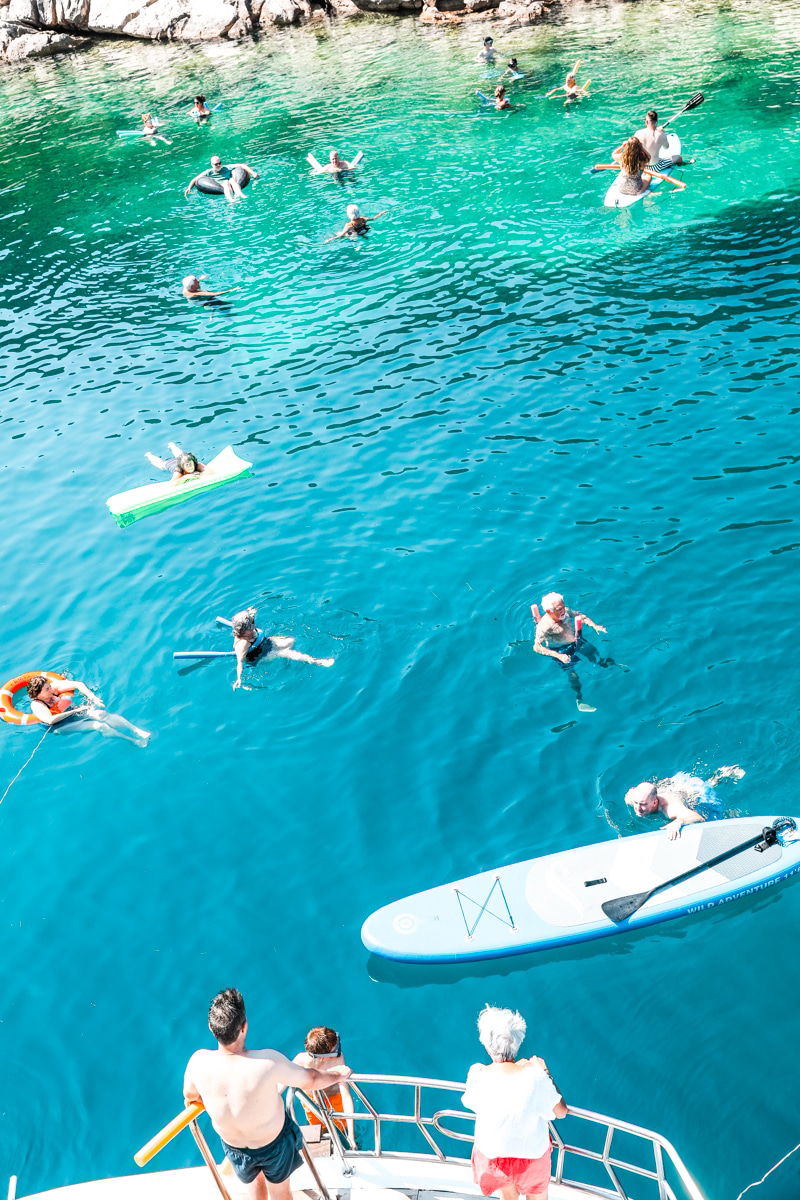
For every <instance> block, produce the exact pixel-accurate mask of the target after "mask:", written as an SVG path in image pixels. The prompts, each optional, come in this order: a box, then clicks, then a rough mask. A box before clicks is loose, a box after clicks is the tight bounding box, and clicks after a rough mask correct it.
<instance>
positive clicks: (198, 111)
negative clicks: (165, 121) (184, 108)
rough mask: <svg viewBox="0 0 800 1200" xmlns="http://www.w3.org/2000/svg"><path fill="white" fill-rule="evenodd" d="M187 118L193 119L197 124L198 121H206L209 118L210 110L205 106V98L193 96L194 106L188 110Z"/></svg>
mask: <svg viewBox="0 0 800 1200" xmlns="http://www.w3.org/2000/svg"><path fill="white" fill-rule="evenodd" d="M189 116H190V117H194V119H195V121H197V122H198V123H199V122H200V121H207V120H208V118H209V117H210V116H211V109H210V108H209V107H208V105H207V104H206V98H205V96H195V98H194V104H193V105H192V107H191V108H190V109H189Z"/></svg>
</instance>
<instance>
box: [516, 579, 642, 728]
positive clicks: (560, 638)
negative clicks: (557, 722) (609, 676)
mask: <svg viewBox="0 0 800 1200" xmlns="http://www.w3.org/2000/svg"><path fill="white" fill-rule="evenodd" d="M542 609H543V610H544V611H543V612H542V614H541V616H537V610H536V606H535V605H534V604H532V605H531V613H532V614H533V619H534V621H536V637H535V640H534V643H533V648H534V650H535V651H536V653H537V654H543V655H544V656H545V658H554V659H555V660H556V661H557V662H558V663H559V664H560V666H561V667H562V669H563V670H565V671H566V672H567V673H568V675H569V684H570V687H571V688H572V690H573V692H574V693H575V703H576V704H577V706H578V709H579V710H580V712H596V711H597V710H596V709H595V708H593V707H592V705H591V704H586V703H585V702H584V699H583V693H582V690H581V681H580V679H579V678H578V673H577V671H576V670H575V663H576V661H577V660H578V659H580V658H581V657H583V658H587V659H588V660H589V662H593V663H596V664H597V665H598V666H599V667H611V666H617V665H621V664H616V663H615V662H614V660H613V658H601V657H600V654H599V653H598V650H597V647H596V646H593V645H592V643H591V642H587V641H586V639H585V638H584V637H583V632H582V628H581V626H583V625H588V626H589V628H590V629H594V631H595V633H606V632H607V630H606V627H605V625H595V623H594V621H592V620H590V618H589V617H587V616H586V614H585V613H579V612H575V611H574V610H573V609H571V608H567V606H566V604H565V603H564V597H563V596H562V595H561V594H560V592H548V594H547V595H546V596H543V597H542ZM623 669H624V670H627V668H623Z"/></svg>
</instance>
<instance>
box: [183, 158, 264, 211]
mask: <svg viewBox="0 0 800 1200" xmlns="http://www.w3.org/2000/svg"><path fill="white" fill-rule="evenodd" d="M237 169H238V170H240V171H245V172H246V173H247V175H249V177H250V178H251V179H258V171H254V170H253V169H252V167H248V165H247V163H232V164H231V165H230V166H229V167H226V166H224V165H223V163H222V159H221V158H220V157H219V155H218V154H214V155H212V157H211V166H210V169H209V170H206V171H201V172H200V174H199V175H195V177H194V179H193V180H192V181H191V183H189V184H188V185H187V187H186V188H185V190H184V193H183V194H184V196H188V195H189V192H190V191H191V190H192V188H193V187H197V181H198V180H199V179H203V178H204V177H205V178H208V179H214V180H216V182H217V183H218V184H219V185H220V187H221V188H222V193H223V195H224V196H225V199H226V200H238V199H241V198H242V197H243V196H244V192H243V191H242V189H241V187H240V185H239V184H238V183H237V182H236V180H235V178H234V175H233V172H234V171H235V170H237Z"/></svg>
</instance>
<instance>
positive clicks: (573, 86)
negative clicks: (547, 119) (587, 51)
mask: <svg viewBox="0 0 800 1200" xmlns="http://www.w3.org/2000/svg"><path fill="white" fill-rule="evenodd" d="M580 65H581V60H580V59H578V60H577V62H576V63H575V66H574V67H573V68H572V70H571V71H568V72H567V78H566V79H565V80H564V82H563V83H562V84H561V86H560V87H556V88H552V89H551V90H550V91H549V92H548V93H547V95H546V96H545V100H549V99H550V98H551V96H557V95H558V94H559V92H563V93H564V96H565V100H564V103H565V104H571V103H572V101H573V100H582V99H583V98H584V96H588V95H589V90H588V89H589V84H590V83H591V80H590V79H587V81H586V83H580V84H579V83H578V78H577V74H576V72H577V70H578V67H579V66H580Z"/></svg>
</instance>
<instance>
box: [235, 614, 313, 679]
mask: <svg viewBox="0 0 800 1200" xmlns="http://www.w3.org/2000/svg"><path fill="white" fill-rule="evenodd" d="M231 626H232V628H233V649H234V653H235V654H236V681H235V682H234V685H233V690H234V691H236V689H237V688H240V687H242V686H243V684H242V668H243V667H244V664H245V662H248V661H249V662H254V661H255V660H256V659H258V660H259V661H261V660H263V661H265V662H269V661H270V659H273V658H290V659H292V660H293V661H294V662H304V663H311V664H312V665H313V666H315V667H332V666H333V662H334V660H333V659H332V658H312V656H311V655H310V654H301V653H300V651H299V650H295V649H293V647H294V638H293V637H281V636H276V635H275V634H272V635H270V636H269V637H267V635H266V634H265V633H264V631H263V629H259V628H258V626H257V625H256V610H255V609H254V608H246V609H244V610H243V611H242V612H238V613H236V616H235V617H234V618H233V620H232V621H231Z"/></svg>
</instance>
